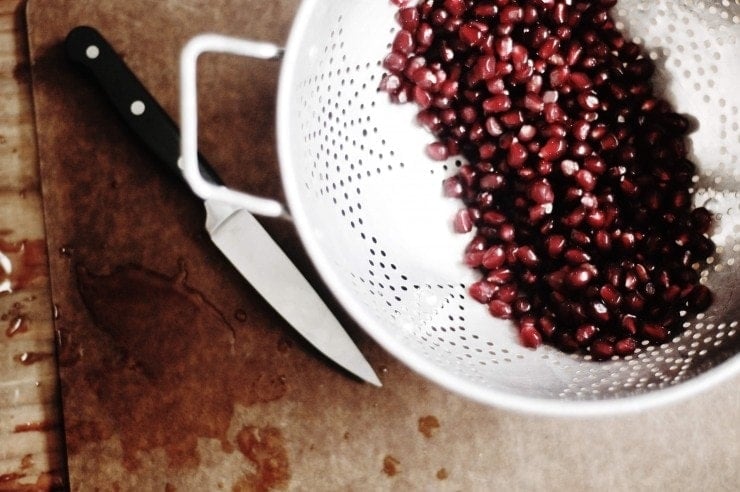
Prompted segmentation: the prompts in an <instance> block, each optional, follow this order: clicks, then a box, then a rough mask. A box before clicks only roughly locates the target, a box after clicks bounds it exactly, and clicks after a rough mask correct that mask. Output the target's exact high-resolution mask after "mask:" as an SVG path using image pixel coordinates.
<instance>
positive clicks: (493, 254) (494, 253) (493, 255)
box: [481, 246, 506, 270]
mask: <svg viewBox="0 0 740 492" xmlns="http://www.w3.org/2000/svg"><path fill="white" fill-rule="evenodd" d="M505 261H506V254H505V253H504V249H503V248H502V247H501V246H492V247H490V248H488V249H487V250H486V252H485V253H483V258H482V259H481V264H482V265H483V266H484V267H486V268H488V269H490V270H494V269H496V268H499V267H501V266H503V265H504V262H505Z"/></svg>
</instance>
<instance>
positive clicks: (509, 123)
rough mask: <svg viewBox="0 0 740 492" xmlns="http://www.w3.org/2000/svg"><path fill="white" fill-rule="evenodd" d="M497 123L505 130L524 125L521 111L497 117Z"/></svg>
mask: <svg viewBox="0 0 740 492" xmlns="http://www.w3.org/2000/svg"><path fill="white" fill-rule="evenodd" d="M499 121H500V122H501V123H503V124H504V126H506V127H507V128H519V127H520V126H521V124H522V123H524V117H523V115H522V112H521V111H519V110H512V111H507V112H506V113H504V114H502V115H501V116H499Z"/></svg>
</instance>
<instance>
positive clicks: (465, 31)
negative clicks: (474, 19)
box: [458, 23, 483, 46]
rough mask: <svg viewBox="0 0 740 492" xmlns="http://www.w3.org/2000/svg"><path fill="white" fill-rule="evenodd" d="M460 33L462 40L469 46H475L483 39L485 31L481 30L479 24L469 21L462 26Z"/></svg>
mask: <svg viewBox="0 0 740 492" xmlns="http://www.w3.org/2000/svg"><path fill="white" fill-rule="evenodd" d="M458 35H459V36H460V41H462V42H463V43H465V44H467V45H468V46H474V45H476V44H478V43H480V42H481V40H482V39H483V31H481V30H480V28H479V26H478V25H476V24H473V23H467V24H463V25H462V26H460V30H459V31H458Z"/></svg>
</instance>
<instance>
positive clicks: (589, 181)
mask: <svg viewBox="0 0 740 492" xmlns="http://www.w3.org/2000/svg"><path fill="white" fill-rule="evenodd" d="M575 179H576V183H578V186H580V187H581V188H582V189H583V190H585V191H593V190H594V189H595V188H596V177H595V176H594V175H593V174H592V173H591V171H589V170H588V169H580V170H578V172H577V173H576V175H575Z"/></svg>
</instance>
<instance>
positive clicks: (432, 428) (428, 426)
mask: <svg viewBox="0 0 740 492" xmlns="http://www.w3.org/2000/svg"><path fill="white" fill-rule="evenodd" d="M437 429H439V420H437V417H435V416H434V415H427V416H425V417H421V418H420V419H419V432H421V433H422V434H424V437H426V438H430V437H432V436H433V435H434V433H435V432H436V431H437Z"/></svg>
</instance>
